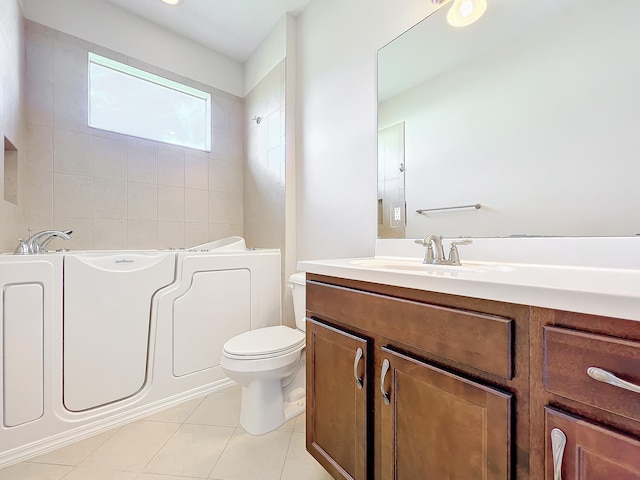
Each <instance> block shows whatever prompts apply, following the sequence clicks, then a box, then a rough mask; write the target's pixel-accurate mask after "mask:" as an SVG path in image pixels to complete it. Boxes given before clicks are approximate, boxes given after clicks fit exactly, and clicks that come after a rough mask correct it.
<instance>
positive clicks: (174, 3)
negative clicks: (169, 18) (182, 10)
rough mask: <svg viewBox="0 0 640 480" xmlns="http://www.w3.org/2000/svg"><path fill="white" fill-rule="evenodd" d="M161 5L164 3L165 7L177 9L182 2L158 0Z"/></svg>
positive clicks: (179, 0)
mask: <svg viewBox="0 0 640 480" xmlns="http://www.w3.org/2000/svg"><path fill="white" fill-rule="evenodd" d="M160 1H161V2H162V3H166V4H167V5H171V6H172V7H177V6H178V5H182V2H183V1H184V0H160Z"/></svg>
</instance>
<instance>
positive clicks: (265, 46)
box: [244, 15, 287, 96]
mask: <svg viewBox="0 0 640 480" xmlns="http://www.w3.org/2000/svg"><path fill="white" fill-rule="evenodd" d="M286 53H287V15H284V16H283V17H282V18H281V19H280V21H279V22H278V23H277V24H276V26H275V27H273V30H271V32H270V33H269V35H268V36H267V38H265V39H264V41H263V42H262V43H261V44H260V46H259V47H258V48H257V49H256V51H255V52H253V54H252V55H251V58H249V60H247V63H245V64H244V96H246V95H248V94H249V92H251V91H252V90H253V89H254V88H255V87H256V85H258V83H260V82H261V81H262V80H263V79H264V78H265V77H266V76H267V75H268V74H269V72H270V71H271V70H273V68H274V67H275V66H276V65H278V63H280V62H281V61H282V59H283V58H284V57H285V55H286Z"/></svg>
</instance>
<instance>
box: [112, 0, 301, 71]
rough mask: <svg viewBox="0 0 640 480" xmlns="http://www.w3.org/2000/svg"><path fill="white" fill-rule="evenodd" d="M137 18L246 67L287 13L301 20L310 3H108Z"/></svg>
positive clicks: (199, 0) (152, 0) (155, 0)
mask: <svg viewBox="0 0 640 480" xmlns="http://www.w3.org/2000/svg"><path fill="white" fill-rule="evenodd" d="M107 1H108V2H109V3H112V4H114V5H116V6H118V7H120V8H123V9H125V10H128V11H129V12H131V13H134V14H135V15H137V16H139V17H142V18H144V19H146V20H149V21H151V22H153V23H156V24H158V25H160V26H162V27H165V28H167V29H169V30H172V31H174V32H176V33H178V34H180V35H182V36H184V37H187V38H189V39H191V40H193V41H195V42H197V43H200V44H202V45H204V46H206V47H209V48H210V49H212V50H214V51H216V52H218V53H221V54H223V55H226V56H227V57H229V58H232V59H233V60H236V61H238V62H240V63H245V62H246V61H247V60H248V59H249V57H250V56H251V54H252V53H253V52H254V51H255V50H256V49H257V48H258V46H259V45H260V44H261V43H262V41H263V40H264V39H265V38H266V37H267V35H268V34H269V32H271V30H272V29H273V28H274V27H275V26H276V24H277V23H278V21H279V20H280V19H281V18H282V17H283V15H284V14H285V13H287V12H288V13H291V14H292V15H293V16H298V15H299V14H300V13H301V12H302V10H304V8H305V7H306V6H307V5H308V4H309V3H310V2H311V0H184V3H183V4H182V5H180V6H178V7H170V6H167V5H165V4H164V3H162V2H161V1H160V0H107Z"/></svg>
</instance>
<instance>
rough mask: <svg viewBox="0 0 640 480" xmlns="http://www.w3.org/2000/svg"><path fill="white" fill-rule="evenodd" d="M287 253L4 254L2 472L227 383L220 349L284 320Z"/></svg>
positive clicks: (238, 246)
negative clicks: (282, 301)
mask: <svg viewBox="0 0 640 480" xmlns="http://www.w3.org/2000/svg"><path fill="white" fill-rule="evenodd" d="M280 275H281V274H280V252H279V251H278V250H268V249H264V250H247V249H246V247H245V243H244V240H243V239H242V238H239V237H230V238H228V239H223V240H219V241H216V242H211V243H209V244H205V245H200V246H198V247H195V248H192V249H189V250H154V251H100V252H66V253H51V254H42V255H25V256H14V255H0V285H1V287H2V292H3V293H2V296H1V297H0V314H1V315H2V317H1V320H2V328H1V329H0V358H3V362H2V367H1V368H0V385H2V392H1V394H0V412H2V418H1V423H0V467H2V466H4V465H8V464H10V463H14V462H17V461H20V460H23V459H25V458H28V457H30V456H33V455H35V454H38V453H42V452H45V451H48V450H51V449H53V448H56V447H59V446H61V445H64V444H67V443H70V442H72V441H74V440H77V439H80V438H84V437H86V436H89V435H92V434H94V433H97V432H99V431H102V430H105V429H107V428H110V427H112V426H115V425H119V424H122V423H125V422H128V421H131V420H133V419H136V418H140V417H142V416H145V415H148V414H150V413H152V412H155V411H159V410H161V409H164V408H167V407H169V406H171V405H174V404H177V403H179V402H181V401H184V400H187V399H190V398H194V397H196V396H200V395H204V394H207V393H210V392H212V391H215V390H217V389H220V388H223V387H225V386H227V385H228V384H229V380H228V379H227V378H226V376H225V375H224V372H223V371H222V368H221V367H220V352H221V351H222V345H223V344H224V342H226V341H227V340H228V339H229V338H231V337H233V336H235V335H238V334H239V333H242V332H245V331H248V330H251V329H255V328H261V327H265V326H271V325H278V324H279V323H280V310H281V306H280V284H281V281H280Z"/></svg>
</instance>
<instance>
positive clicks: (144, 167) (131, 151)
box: [127, 137, 158, 183]
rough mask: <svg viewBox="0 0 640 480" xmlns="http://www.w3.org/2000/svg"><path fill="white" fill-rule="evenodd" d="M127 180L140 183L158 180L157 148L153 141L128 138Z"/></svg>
mask: <svg viewBox="0 0 640 480" xmlns="http://www.w3.org/2000/svg"><path fill="white" fill-rule="evenodd" d="M127 180H129V181H130V182H142V183H157V182H158V148H157V146H156V144H155V143H153V142H148V141H145V140H138V139H134V138H131V137H129V138H128V140H127Z"/></svg>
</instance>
